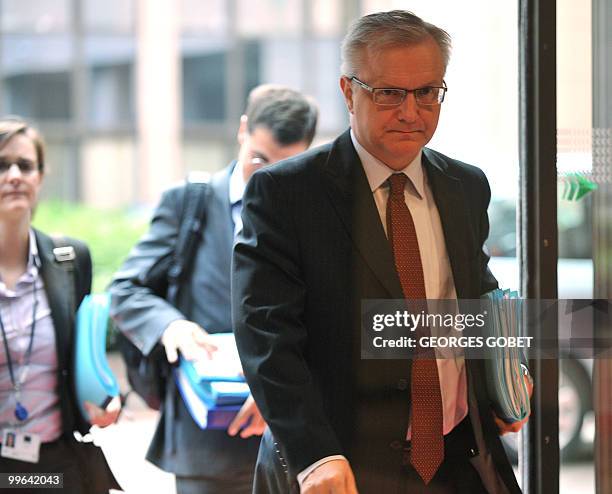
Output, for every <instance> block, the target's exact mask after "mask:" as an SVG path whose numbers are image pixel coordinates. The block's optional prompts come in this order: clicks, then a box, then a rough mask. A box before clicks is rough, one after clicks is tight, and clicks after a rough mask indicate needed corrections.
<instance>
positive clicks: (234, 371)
mask: <svg viewBox="0 0 612 494" xmlns="http://www.w3.org/2000/svg"><path fill="white" fill-rule="evenodd" d="M210 339H211V341H212V343H214V344H215V345H216V346H217V351H216V352H214V353H213V356H212V359H210V360H205V359H203V360H200V361H198V362H190V361H188V360H185V359H183V358H181V359H180V362H179V366H178V368H177V369H175V371H174V375H175V380H176V383H177V387H178V389H179V392H180V394H181V396H182V397H183V402H184V403H185V406H186V407H187V410H189V413H190V414H191V416H192V418H193V419H194V421H195V422H196V423H197V424H198V425H199V426H200V427H201V428H202V429H216V428H222V429H225V428H227V426H228V425H229V424H230V422H231V421H232V420H233V418H234V417H235V416H236V414H237V413H238V411H239V410H240V407H241V406H242V404H243V403H244V402H245V400H246V399H247V398H248V396H249V386H248V385H247V384H246V382H245V380H244V376H243V375H242V369H241V365H240V359H239V357H238V350H237V349H236V342H235V340H234V335H233V334H232V333H217V334H211V335H210Z"/></svg>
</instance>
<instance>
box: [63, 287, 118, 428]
mask: <svg viewBox="0 0 612 494" xmlns="http://www.w3.org/2000/svg"><path fill="white" fill-rule="evenodd" d="M109 309H110V298H109V295H108V294H107V293H100V294H93V295H87V296H85V298H84V299H83V302H81V305H80V306H79V309H78V311H77V314H76V340H75V352H74V370H75V387H76V395H77V400H78V405H79V408H80V410H81V414H82V415H83V418H84V419H85V420H87V421H88V422H89V414H88V413H87V411H86V410H85V406H84V402H85V401H89V402H91V403H93V404H94V405H97V406H99V407H100V408H106V406H107V405H108V403H109V402H110V401H111V400H112V399H113V398H114V397H115V396H119V385H118V384H117V379H116V377H115V375H114V374H113V372H112V371H111V369H110V367H109V365H108V361H107V359H106V331H107V328H108V322H109Z"/></svg>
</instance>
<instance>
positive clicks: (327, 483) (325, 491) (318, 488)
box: [300, 460, 359, 494]
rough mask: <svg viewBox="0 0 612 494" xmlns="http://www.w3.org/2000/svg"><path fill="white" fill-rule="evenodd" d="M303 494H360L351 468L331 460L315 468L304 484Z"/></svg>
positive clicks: (342, 461)
mask: <svg viewBox="0 0 612 494" xmlns="http://www.w3.org/2000/svg"><path fill="white" fill-rule="evenodd" d="M300 493H301V494H359V493H358V491H357V485H356V484H355V477H354V475H353V471H352V470H351V466H350V465H349V464H348V461H346V460H331V461H328V462H326V463H323V464H322V465H319V466H318V467H317V468H315V469H314V470H313V471H312V472H310V474H309V475H308V476H307V477H306V478H305V479H304V482H302V487H301V489H300Z"/></svg>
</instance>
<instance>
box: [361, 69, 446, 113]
mask: <svg viewBox="0 0 612 494" xmlns="http://www.w3.org/2000/svg"><path fill="white" fill-rule="evenodd" d="M350 81H351V82H356V83H357V84H359V85H360V86H361V87H362V88H363V89H365V90H366V91H369V92H370V93H372V100H373V101H374V104H376V105H379V106H397V105H401V104H402V103H403V102H404V100H405V99H406V96H407V95H408V93H414V99H415V100H416V102H417V103H418V104H419V105H421V106H435V105H439V104H440V103H442V102H443V101H444V95H445V94H446V91H447V90H448V88H447V87H446V82H444V81H442V84H443V86H425V87H419V88H416V89H399V88H383V87H371V86H368V85H367V84H366V83H365V82H362V81H360V80H359V79H357V77H354V76H353V77H351V78H350Z"/></svg>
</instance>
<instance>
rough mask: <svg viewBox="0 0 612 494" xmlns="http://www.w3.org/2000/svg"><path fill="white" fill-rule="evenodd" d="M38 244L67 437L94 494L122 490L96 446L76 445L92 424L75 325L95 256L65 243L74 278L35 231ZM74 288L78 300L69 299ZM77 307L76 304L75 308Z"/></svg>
mask: <svg viewBox="0 0 612 494" xmlns="http://www.w3.org/2000/svg"><path fill="white" fill-rule="evenodd" d="M34 232H35V235H36V243H37V246H38V252H39V256H40V261H41V275H42V278H43V281H44V284H45V293H46V295H47V298H48V300H49V306H50V308H51V318H52V319H53V328H54V330H55V341H56V351H57V372H58V379H57V382H58V386H59V389H58V395H59V398H60V408H61V415H62V428H63V435H64V437H65V438H66V439H67V440H68V441H69V442H70V443H72V444H73V447H74V450H75V456H76V458H77V460H78V461H79V464H80V468H81V471H82V472H83V475H84V477H85V479H86V481H87V482H88V488H89V489H90V492H92V494H94V493H103V492H104V493H106V492H108V490H109V489H120V486H119V485H118V484H117V481H116V480H115V478H114V476H113V474H112V472H111V471H110V468H109V467H108V464H107V463H106V459H105V458H104V454H103V453H102V450H101V449H100V448H99V447H97V446H95V445H94V444H93V443H76V441H74V436H73V431H75V430H76V431H79V432H80V433H81V434H86V433H87V432H88V431H89V428H90V425H89V424H88V423H87V422H86V421H85V420H84V419H83V417H82V416H81V413H80V411H79V408H78V406H77V401H76V394H75V391H74V390H75V387H74V354H73V351H74V337H75V335H74V322H75V310H76V308H77V307H78V306H79V304H80V303H81V301H82V300H83V297H84V296H85V295H87V294H88V293H89V292H90V290H91V257H90V255H89V250H88V249H87V247H86V246H85V244H83V243H82V242H80V241H78V240H75V239H71V238H67V239H65V241H64V242H65V244H67V245H72V246H73V247H74V249H75V252H76V260H75V263H74V279H73V278H72V277H71V275H70V274H69V272H68V271H67V270H66V269H65V268H64V267H62V266H61V265H60V263H58V262H57V261H56V260H55V257H54V255H53V249H54V248H55V244H54V243H53V240H52V239H51V237H49V236H47V235H45V234H44V233H42V232H40V231H38V230H35V231H34ZM73 287H74V301H71V300H70V297H68V296H67V294H68V293H70V292H71V290H72V289H73ZM72 304H74V305H72Z"/></svg>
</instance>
